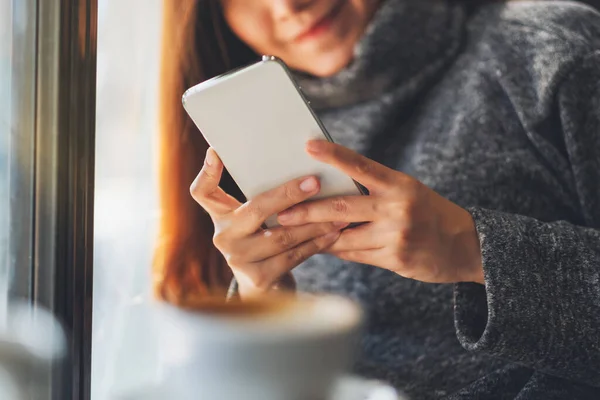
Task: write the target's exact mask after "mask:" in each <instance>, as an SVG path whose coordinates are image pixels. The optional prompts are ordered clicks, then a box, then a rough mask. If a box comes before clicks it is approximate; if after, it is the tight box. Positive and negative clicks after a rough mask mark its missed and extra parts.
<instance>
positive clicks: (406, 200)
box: [279, 140, 484, 284]
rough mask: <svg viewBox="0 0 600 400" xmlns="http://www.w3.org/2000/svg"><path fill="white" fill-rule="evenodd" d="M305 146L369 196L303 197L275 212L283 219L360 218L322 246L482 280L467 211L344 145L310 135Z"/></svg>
mask: <svg viewBox="0 0 600 400" xmlns="http://www.w3.org/2000/svg"><path fill="white" fill-rule="evenodd" d="M306 149H307V152H308V153H309V154H310V155H311V156H312V157H313V158H315V159H317V160H319V161H321V162H324V163H327V164H329V165H331V166H333V167H335V168H337V169H339V170H341V171H342V172H344V173H345V174H347V175H349V176H350V177H352V178H353V179H354V180H356V181H357V182H359V183H360V184H362V185H363V186H365V187H366V188H367V189H369V193H370V195H369V196H347V197H335V198H328V199H324V200H317V201H312V202H307V203H302V204H299V205H297V206H294V207H292V208H290V209H288V210H286V211H284V212H282V213H280V214H279V222H280V223H281V224H282V225H303V224H307V223H316V222H349V223H352V222H364V224H362V225H359V226H357V227H354V228H349V229H346V230H345V231H343V232H342V234H341V236H340V238H339V239H338V240H337V241H336V242H335V244H333V245H332V246H331V247H330V248H328V250H327V253H330V254H333V255H335V256H337V257H339V258H341V259H343V260H347V261H353V262H358V263H362V264H370V265H374V266H377V267H381V268H385V269H388V270H391V271H393V272H396V273H397V274H399V275H401V276H404V277H406V278H411V279H416V280H419V281H423V282H432V283H453V282H478V283H481V284H484V278H483V267H482V260H481V252H480V248H479V239H478V237H477V233H476V230H475V224H474V222H473V219H472V217H471V214H470V213H469V212H468V211H466V210H464V209H463V208H461V207H459V206H458V205H456V204H454V203H452V202H451V201H449V200H446V199H445V198H443V197H442V196H440V195H438V194H437V193H435V192H434V191H433V190H431V189H429V188H428V187H426V186H425V185H423V184H422V183H420V182H419V181H417V180H415V179H413V178H411V177H409V176H408V175H405V174H403V173H401V172H398V171H395V170H393V169H390V168H387V167H385V166H384V165H381V164H379V163H376V162H375V161H372V160H370V159H368V158H366V157H363V156H361V155H359V154H357V153H355V152H353V151H351V150H349V149H347V148H345V147H342V146H340V145H336V144H333V143H330V142H326V141H320V140H315V141H310V142H309V143H308V144H307V148H306Z"/></svg>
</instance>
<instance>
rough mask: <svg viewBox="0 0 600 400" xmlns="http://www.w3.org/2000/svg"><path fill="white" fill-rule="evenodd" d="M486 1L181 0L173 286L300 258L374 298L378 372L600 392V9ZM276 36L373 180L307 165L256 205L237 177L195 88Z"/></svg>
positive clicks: (533, 391) (193, 291) (352, 163)
mask: <svg viewBox="0 0 600 400" xmlns="http://www.w3.org/2000/svg"><path fill="white" fill-rule="evenodd" d="M488 3H490V4H482V2H480V3H479V4H475V3H474V2H470V4H465V2H458V1H449V0H421V1H412V0H384V1H380V0H340V1H328V0H287V1H284V0H279V1H275V0H253V1H247V0H222V1H221V2H220V4H215V2H211V1H192V0H189V1H182V2H170V1H167V2H165V13H166V17H165V18H166V28H167V29H166V31H165V39H164V40H165V41H164V49H165V57H164V61H163V62H164V64H163V67H164V68H163V73H164V80H163V99H164V104H163V114H162V129H163V136H162V138H161V140H162V147H161V151H162V154H161V161H162V165H161V169H160V171H161V185H162V186H161V196H162V204H163V207H164V209H163V210H164V211H163V212H164V216H163V220H162V225H161V234H162V235H161V240H162V241H161V245H160V247H159V250H158V252H157V258H156V268H155V271H156V279H157V293H158V294H159V296H161V297H162V298H164V299H166V300H168V301H171V302H174V303H181V302H186V301H190V299H192V298H194V297H198V296H206V295H208V294H211V293H214V292H217V293H220V290H222V288H224V287H226V286H227V284H228V282H229V280H230V278H231V271H233V274H234V275H235V277H236V278H237V281H238V282H239V287H240V293H241V294H242V296H246V295H252V294H254V293H257V292H261V291H265V290H269V289H270V288H271V287H272V286H273V285H274V284H276V283H277V282H278V281H279V279H280V278H281V277H282V276H285V275H286V274H287V273H288V272H290V271H291V270H292V269H294V268H295V267H297V268H295V269H294V275H295V277H296V280H297V284H298V286H299V288H300V289H301V290H306V291H314V292H334V293H341V294H343V295H346V296H350V297H352V298H355V299H357V300H358V301H360V302H361V303H362V304H363V306H364V307H365V308H366V310H367V312H368V315H369V327H368V328H369V329H368V332H367V335H366V337H365V339H364V343H363V357H362V359H361V360H360V362H359V363H358V365H357V371H358V373H360V374H363V375H365V376H371V377H376V378H380V379H384V380H387V381H390V382H392V383H394V384H395V385H396V386H398V387H399V388H401V389H402V390H404V391H406V392H408V393H409V394H410V395H412V396H413V397H414V398H416V399H428V398H450V399H474V398H477V399H480V398H485V399H564V398H572V399H587V398H594V399H597V398H600V15H599V14H597V13H596V12H595V11H593V10H592V9H590V8H588V7H585V6H582V5H580V4H577V3H570V2H543V1H541V2H522V3H521V2H510V3H493V4H491V2H488ZM175 4H176V5H175ZM261 53H264V54H272V55H276V56H279V57H281V58H282V59H283V60H284V61H286V62H287V63H288V65H289V66H290V67H291V68H293V69H294V70H295V71H296V74H297V79H298V80H299V81H300V84H301V86H302V87H303V90H304V91H305V92H306V94H307V96H308V97H309V98H310V100H311V104H312V105H313V106H314V108H315V110H316V111H317V113H318V114H319V116H320V117H321V119H322V121H323V123H324V124H325V126H326V127H327V129H328V131H329V133H330V134H331V135H332V136H333V138H334V140H335V141H336V142H337V143H338V145H332V144H328V143H325V142H312V143H309V144H307V151H308V152H309V154H310V155H311V156H312V157H315V158H316V159H318V160H320V161H322V162H325V163H329V164H331V165H333V166H334V167H336V168H339V169H340V170H342V171H344V172H345V173H347V174H348V175H350V176H352V177H353V178H355V179H356V180H357V181H358V182H360V183H361V184H363V185H364V186H366V187H367V188H368V189H369V191H370V195H369V196H367V197H355V198H352V197H350V198H336V199H327V200H322V201H316V202H310V203H303V204H300V205H299V203H301V202H302V201H303V200H306V199H308V198H310V197H311V196H313V195H314V194H315V193H317V192H318V190H319V187H318V181H317V180H316V179H315V178H314V177H303V178H299V179H298V180H295V181H293V182H290V183H288V184H286V185H285V186H284V187H281V188H277V189H275V190H273V191H271V192H268V193H265V194H264V195H262V196H259V197H257V198H255V199H253V200H252V201H250V202H247V203H242V202H241V201H240V196H239V192H237V191H236V190H235V186H234V185H233V184H232V182H231V179H230V178H229V177H227V176H225V177H224V178H223V179H221V176H222V172H223V166H222V164H221V162H220V160H219V158H218V155H217V154H216V153H215V152H214V151H212V149H208V151H206V150H207V145H206V143H204V142H203V141H202V138H201V135H200V134H199V133H198V132H196V131H194V129H193V127H192V124H191V123H190V121H189V120H188V119H187V118H185V116H184V114H183V110H182V108H181V106H180V96H181V93H182V92H183V91H184V89H185V88H187V87H189V86H192V85H193V84H195V83H197V82H199V81H201V80H203V79H205V78H208V77H210V76H213V75H216V74H218V73H221V72H224V71H226V70H227V69H229V68H233V67H235V66H238V65H243V64H245V63H248V62H251V61H253V60H254V59H256V54H261ZM249 134H251V132H250V133H249ZM205 152H206V160H205V161H204V163H203V160H202V157H203V154H204V153H205ZM198 171H200V174H199V175H198V176H197V177H196V178H195V180H194V176H195V174H196V173H197V172H198ZM192 180H194V183H193V184H192V189H191V191H192V195H193V197H194V199H195V200H196V201H197V203H199V204H200V205H201V206H202V208H201V207H199V206H198V205H197V204H195V203H194V202H193V201H192V200H191V198H190V197H189V193H188V191H187V187H188V185H189V183H190V182H191V181H192ZM220 180H221V185H220V186H219V181H220ZM228 193H229V194H233V195H234V196H235V198H234V197H233V196H230V195H229V194H228ZM276 212H277V213H280V215H279V219H280V222H281V224H282V225H283V226H282V227H281V228H277V229H273V230H271V231H269V232H268V233H265V232H264V231H262V230H261V229H260V226H261V223H262V221H263V220H264V219H265V218H266V216H268V215H270V214H271V213H276ZM356 221H368V223H367V224H364V225H361V226H359V227H356V228H352V229H345V230H342V228H344V227H345V226H346V225H347V224H348V223H351V222H356ZM213 223H214V226H216V231H215V232H214V233H215V234H214V243H213ZM223 255H225V256H223Z"/></svg>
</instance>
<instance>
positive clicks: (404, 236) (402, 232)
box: [396, 227, 414, 247]
mask: <svg viewBox="0 0 600 400" xmlns="http://www.w3.org/2000/svg"><path fill="white" fill-rule="evenodd" d="M413 237H414V231H413V230H412V229H410V228H408V227H401V228H400V229H398V232H397V233H396V244H397V245H398V246H399V247H404V246H406V244H407V243H409V242H410V241H411V240H412V239H413Z"/></svg>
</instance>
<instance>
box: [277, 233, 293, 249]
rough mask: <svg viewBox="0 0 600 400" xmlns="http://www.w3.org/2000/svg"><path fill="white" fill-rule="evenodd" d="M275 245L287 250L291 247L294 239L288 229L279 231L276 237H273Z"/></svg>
mask: <svg viewBox="0 0 600 400" xmlns="http://www.w3.org/2000/svg"><path fill="white" fill-rule="evenodd" d="M274 238H275V243H276V244H277V245H278V246H279V247H282V248H288V247H290V246H293V245H294V244H295V242H296V239H295V237H294V235H293V234H292V232H291V231H290V230H289V229H283V230H281V231H280V232H279V233H278V234H277V235H275V236H274Z"/></svg>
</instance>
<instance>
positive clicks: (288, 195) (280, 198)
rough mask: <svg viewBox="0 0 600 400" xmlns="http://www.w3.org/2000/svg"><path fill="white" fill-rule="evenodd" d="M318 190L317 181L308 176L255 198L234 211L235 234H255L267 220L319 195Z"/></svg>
mask: <svg viewBox="0 0 600 400" xmlns="http://www.w3.org/2000/svg"><path fill="white" fill-rule="evenodd" d="M319 190H320V184H319V180H318V179H317V178H316V177H314V176H309V177H304V178H299V179H294V180H292V181H290V182H288V183H286V184H284V185H282V186H279V187H277V188H275V189H272V190H269V191H267V192H265V193H262V194H260V195H258V196H256V197H255V198H253V199H251V200H249V201H248V202H246V203H244V204H243V205H242V206H241V207H240V208H238V209H237V210H236V211H235V224H234V225H235V229H236V232H237V234H239V235H242V236H245V235H248V234H250V233H254V232H256V231H257V230H258V229H260V227H261V226H262V224H263V223H264V222H265V221H266V220H267V218H269V217H270V216H272V215H274V214H277V213H278V212H280V211H283V210H285V209H287V208H290V207H292V206H294V205H296V204H298V203H300V202H303V201H305V200H308V199H309V198H310V197H312V196H314V195H316V194H317V193H319Z"/></svg>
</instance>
